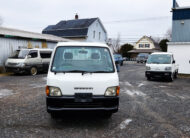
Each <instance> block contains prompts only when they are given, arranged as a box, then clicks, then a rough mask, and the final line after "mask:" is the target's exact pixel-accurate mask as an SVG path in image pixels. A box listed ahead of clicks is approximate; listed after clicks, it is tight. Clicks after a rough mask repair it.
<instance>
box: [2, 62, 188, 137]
mask: <svg viewBox="0 0 190 138" xmlns="http://www.w3.org/2000/svg"><path fill="white" fill-rule="evenodd" d="M144 72H145V66H144V64H136V63H132V64H131V63H130V64H129V63H125V64H124V66H123V67H121V72H120V73H119V76H120V86H121V92H120V109H119V112H118V113H115V114H113V116H112V117H111V118H110V119H105V118H102V117H101V116H99V115H97V114H96V113H77V112H75V113H73V114H67V115H64V116H63V117H62V118H58V119H56V120H53V119H51V117H50V115H49V114H48V113H47V112H46V102H45V84H46V75H45V74H40V75H37V76H26V75H23V76H16V75H12V76H4V77H0V137H2V138H12V137H16V138H17V137H18V138H21V137H34V138H43V137H53V138H54V137H69V138H70V137H82V138H84V137H105V138H107V137H119V138H121V137H125V138H126V137H134V138H157V137H159V138H162V137H163V138H165V137H167V138H180V137H181V138H189V137H190V79H187V78H186V79H185V78H178V79H177V80H174V82H167V81H162V80H153V81H147V80H146V78H145V75H144Z"/></svg>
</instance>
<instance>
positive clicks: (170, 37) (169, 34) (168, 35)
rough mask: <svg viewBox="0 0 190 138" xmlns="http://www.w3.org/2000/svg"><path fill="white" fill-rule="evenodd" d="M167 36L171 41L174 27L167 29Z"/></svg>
mask: <svg viewBox="0 0 190 138" xmlns="http://www.w3.org/2000/svg"><path fill="white" fill-rule="evenodd" d="M166 38H167V39H168V40H169V41H171V39H172V29H171V28H170V29H168V30H167V31H166Z"/></svg>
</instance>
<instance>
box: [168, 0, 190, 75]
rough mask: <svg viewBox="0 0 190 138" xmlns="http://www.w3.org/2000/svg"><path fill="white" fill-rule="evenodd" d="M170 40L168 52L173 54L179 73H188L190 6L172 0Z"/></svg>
mask: <svg viewBox="0 0 190 138" xmlns="http://www.w3.org/2000/svg"><path fill="white" fill-rule="evenodd" d="M172 12H173V17H172V40H171V42H169V43H168V52H172V53H173V54H174V58H175V59H176V63H177V64H179V73H181V74H190V7H180V6H179V5H178V4H177V2H176V0H173V8H172Z"/></svg>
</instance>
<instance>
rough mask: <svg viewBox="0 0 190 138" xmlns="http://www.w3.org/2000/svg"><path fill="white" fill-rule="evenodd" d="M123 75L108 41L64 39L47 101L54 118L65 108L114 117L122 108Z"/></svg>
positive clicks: (52, 69) (56, 55)
mask: <svg viewBox="0 0 190 138" xmlns="http://www.w3.org/2000/svg"><path fill="white" fill-rule="evenodd" d="M119 91H120V86H119V78H118V73H117V69H116V66H115V61H114V58H113V54H112V52H111V50H110V48H109V47H108V46H107V45H106V44H100V43H87V42H60V43H58V45H57V47H56V48H55V49H54V51H53V54H52V59H51V62H50V67H49V71H48V76H47V86H46V95H47V96H46V104H47V112H48V113H50V114H51V116H52V118H54V117H57V115H58V114H59V113H61V112H63V111H66V112H67V111H100V112H101V113H102V114H103V116H104V115H105V117H111V115H112V113H115V112H117V111H118V107H119Z"/></svg>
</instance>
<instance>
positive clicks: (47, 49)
mask: <svg viewBox="0 0 190 138" xmlns="http://www.w3.org/2000/svg"><path fill="white" fill-rule="evenodd" d="M18 50H40V51H53V49H49V48H22V49H18Z"/></svg>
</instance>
